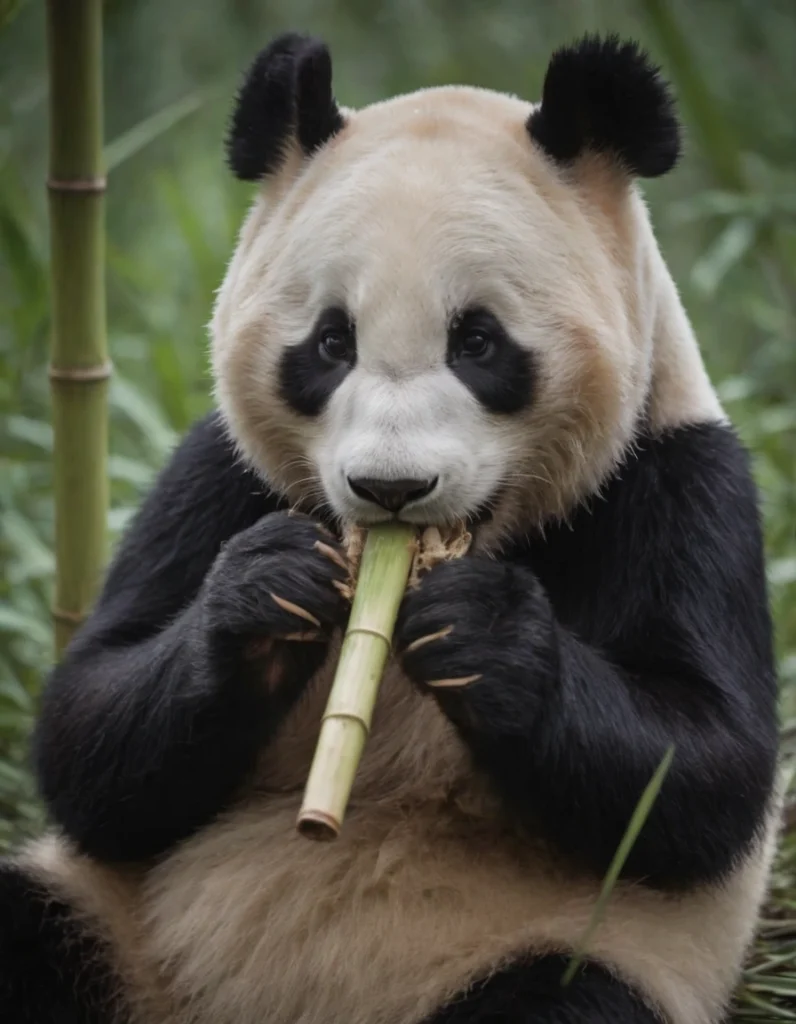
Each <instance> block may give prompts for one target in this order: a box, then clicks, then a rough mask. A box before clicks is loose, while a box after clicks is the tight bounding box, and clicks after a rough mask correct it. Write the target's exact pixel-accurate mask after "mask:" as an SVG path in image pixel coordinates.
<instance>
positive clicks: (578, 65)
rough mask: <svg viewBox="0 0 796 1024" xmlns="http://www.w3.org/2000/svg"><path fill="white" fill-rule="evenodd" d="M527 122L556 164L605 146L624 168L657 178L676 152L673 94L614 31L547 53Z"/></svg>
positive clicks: (634, 46) (677, 136)
mask: <svg viewBox="0 0 796 1024" xmlns="http://www.w3.org/2000/svg"><path fill="white" fill-rule="evenodd" d="M527 127H528V131H529V132H530V135H531V138H533V139H534V140H535V141H536V142H538V143H539V145H540V146H541V147H542V148H543V149H544V150H545V151H546V152H547V153H548V154H549V155H550V156H551V157H552V158H553V159H554V160H557V161H560V162H561V163H570V162H572V161H573V160H575V159H576V158H577V157H578V156H579V155H581V154H582V153H583V152H585V151H592V152H599V153H606V154H609V155H612V156H614V157H615V158H616V159H617V160H619V161H620V162H621V163H622V164H623V165H624V167H625V169H626V170H627V172H628V173H630V174H633V175H639V176H640V177H644V178H655V177H658V176H659V175H661V174H665V173H666V172H667V171H669V170H671V169H672V167H674V165H675V163H676V162H677V158H678V156H679V155H680V126H679V124H678V120H677V113H676V110H675V105H674V100H673V99H672V96H671V94H670V92H669V87H668V85H667V84H666V82H664V81H663V79H662V78H661V77H660V69H659V68H657V67H655V66H654V65H653V64H652V63H651V62H650V60H649V57H648V56H647V55H646V54H645V53H644V52H643V51H642V50H641V49H639V47H638V45H637V44H636V43H633V42H626V43H622V42H620V40H619V38H618V37H617V36H609V37H608V38H606V39H600V38H599V37H597V36H586V37H585V38H584V39H582V40H581V41H580V42H579V43H577V44H576V45H574V46H571V47H566V48H564V49H561V50H558V51H556V53H554V54H553V57H552V59H551V61H550V64H549V66H548V68H547V73H546V75H545V80H544V86H543V88H542V104H541V106H540V107H539V108H538V109H537V110H535V111H534V112H533V113H532V114H531V116H530V117H529V119H528V125H527Z"/></svg>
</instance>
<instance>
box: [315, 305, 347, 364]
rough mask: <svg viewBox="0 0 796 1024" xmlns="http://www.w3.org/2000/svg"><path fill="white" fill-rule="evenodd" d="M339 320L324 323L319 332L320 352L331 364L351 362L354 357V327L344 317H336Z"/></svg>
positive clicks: (324, 359) (326, 361) (322, 357)
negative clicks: (343, 319) (344, 320)
mask: <svg viewBox="0 0 796 1024" xmlns="http://www.w3.org/2000/svg"><path fill="white" fill-rule="evenodd" d="M334 320H336V321H337V322H333V323H328V322H327V323H326V324H325V325H322V326H321V328H320V331H319V332H318V343H317V344H318V354H319V355H320V357H321V359H323V361H324V362H325V363H328V364H329V365H330V366H339V364H340V363H347V364H350V363H351V362H352V360H353V358H354V329H353V325H352V324H350V323H349V322H347V321H346V322H343V321H342V317H335V318H334Z"/></svg>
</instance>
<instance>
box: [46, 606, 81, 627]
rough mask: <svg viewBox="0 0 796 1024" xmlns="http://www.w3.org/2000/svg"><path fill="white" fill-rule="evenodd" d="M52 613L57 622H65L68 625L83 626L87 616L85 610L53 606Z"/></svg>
mask: <svg viewBox="0 0 796 1024" xmlns="http://www.w3.org/2000/svg"><path fill="white" fill-rule="evenodd" d="M50 614H51V615H52V617H53V618H54V619H55V621H56V622H63V623H64V625H66V626H81V625H82V624H83V622H84V620H85V618H86V614H85V612H69V611H67V610H66V609H65V608H56V607H53V608H51V609H50Z"/></svg>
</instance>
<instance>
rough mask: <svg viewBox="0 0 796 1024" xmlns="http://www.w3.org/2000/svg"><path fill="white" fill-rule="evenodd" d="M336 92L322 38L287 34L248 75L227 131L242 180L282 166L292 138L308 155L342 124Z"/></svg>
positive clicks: (230, 158) (231, 159)
mask: <svg viewBox="0 0 796 1024" xmlns="http://www.w3.org/2000/svg"><path fill="white" fill-rule="evenodd" d="M343 125H344V121H343V115H342V114H341V113H340V110H339V109H338V106H337V103H336V102H335V99H334V96H333V94H332V60H331V57H330V56H329V51H328V49H327V48H326V45H325V44H324V43H323V42H321V41H320V40H318V39H313V38H311V37H310V36H303V35H299V34H297V33H293V32H291V33H286V34H285V35H282V36H279V37H278V38H277V39H274V41H273V42H272V43H271V44H270V45H269V46H267V47H266V48H265V49H264V50H262V51H261V52H260V53H259V54H258V55H257V57H256V58H255V60H254V63H253V64H252V65H251V67H250V68H249V70H248V72H247V73H246V75H245V78H244V81H243V85H242V86H241V89H240V91H239V93H238V97H237V102H236V104H235V109H234V111H233V114H232V121H231V124H230V128H229V133H228V135H227V160H228V162H229V166H230V168H231V169H232V172H233V174H235V175H236V177H238V178H240V179H242V180H243V181H257V180H259V179H260V178H262V177H263V176H265V175H266V174H270V173H272V172H273V171H276V170H278V169H279V167H280V166H281V164H282V161H283V160H284V157H285V151H286V149H287V147H288V145H289V143H290V141H291V140H292V139H297V140H298V142H299V145H300V146H301V148H302V150H303V151H304V152H305V153H306V154H307V155H308V156H309V155H310V154H312V153H313V152H314V151H315V150H316V149H318V148H319V147H320V146H322V145H323V144H324V143H325V142H328V140H329V139H330V138H331V137H332V136H333V135H335V134H336V133H337V132H339V131H340V129H341V128H342V127H343Z"/></svg>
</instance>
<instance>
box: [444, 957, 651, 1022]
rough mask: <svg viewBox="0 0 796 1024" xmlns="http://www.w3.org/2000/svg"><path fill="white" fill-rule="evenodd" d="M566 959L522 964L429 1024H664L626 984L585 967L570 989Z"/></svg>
mask: <svg viewBox="0 0 796 1024" xmlns="http://www.w3.org/2000/svg"><path fill="white" fill-rule="evenodd" d="M567 963H568V961H567V959H566V957H563V956H545V957H540V958H539V959H538V960H531V961H529V962H525V963H518V964H515V965H513V966H511V967H508V968H506V969H505V970H502V971H499V972H498V973H497V974H495V975H493V976H492V977H491V978H489V980H488V981H485V982H482V983H480V984H476V985H474V986H473V987H472V988H471V989H470V990H469V991H468V992H466V993H463V994H462V995H461V996H460V997H459V998H458V999H456V1000H454V1001H453V1002H452V1003H450V1004H449V1005H448V1006H445V1007H443V1008H442V1009H441V1010H438V1011H437V1012H436V1013H435V1014H433V1015H432V1016H431V1017H428V1018H427V1019H426V1021H425V1024H498V1022H500V1024H531V1022H533V1024H660V1018H659V1017H657V1016H656V1015H655V1014H654V1013H653V1012H652V1010H650V1009H649V1008H648V1007H647V1006H645V1005H644V1003H643V1002H642V1000H641V998H640V997H639V996H638V995H637V994H636V993H635V992H634V991H633V990H632V989H631V988H629V987H628V986H627V985H625V984H624V983H623V982H621V981H618V980H617V979H616V978H614V977H612V975H610V974H609V973H608V971H606V970H605V969H604V968H602V967H600V966H598V965H597V964H592V963H586V964H584V965H583V966H582V967H581V969H580V970H579V971H578V973H577V974H576V975H575V977H574V978H573V979H572V981H571V982H570V984H569V985H567V986H566V987H564V986H562V984H561V979H562V977H563V975H564V972H565V970H566V968H567Z"/></svg>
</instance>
